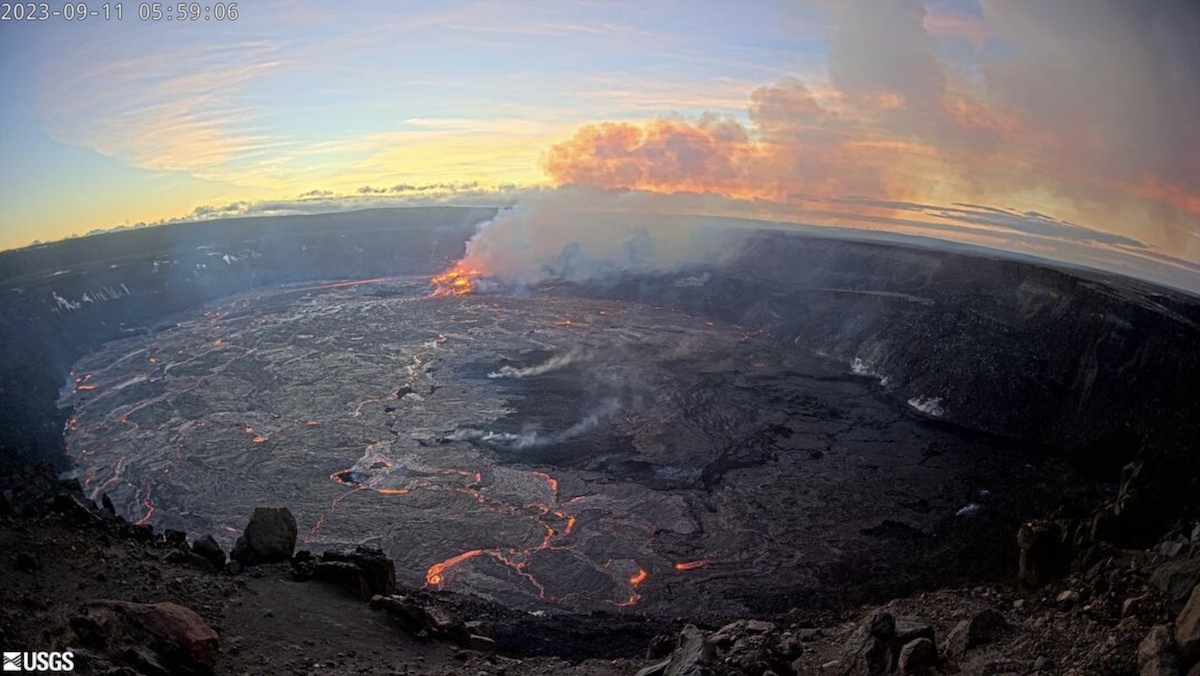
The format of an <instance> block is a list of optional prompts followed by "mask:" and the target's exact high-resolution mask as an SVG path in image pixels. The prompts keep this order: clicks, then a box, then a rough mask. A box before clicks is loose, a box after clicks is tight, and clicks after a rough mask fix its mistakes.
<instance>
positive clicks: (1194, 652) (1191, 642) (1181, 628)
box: [1175, 585, 1200, 661]
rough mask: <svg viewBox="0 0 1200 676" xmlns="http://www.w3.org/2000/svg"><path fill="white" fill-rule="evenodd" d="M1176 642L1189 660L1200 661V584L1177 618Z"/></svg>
mask: <svg viewBox="0 0 1200 676" xmlns="http://www.w3.org/2000/svg"><path fill="white" fill-rule="evenodd" d="M1175 642H1176V643H1178V644H1179V647H1180V648H1181V649H1182V650H1183V652H1184V654H1185V655H1187V657H1188V659H1189V660H1192V661H1200V585H1197V586H1196V588H1195V589H1193V590H1192V597H1191V598H1190V599H1188V602H1187V605H1185V606H1184V607H1183V611H1182V612H1180V613H1179V617H1178V618H1176V619H1175Z"/></svg>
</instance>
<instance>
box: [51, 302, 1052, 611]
mask: <svg viewBox="0 0 1200 676" xmlns="http://www.w3.org/2000/svg"><path fill="white" fill-rule="evenodd" d="M368 282H369V283H364V284H347V283H338V284H329V285H318V286H303V287H300V286H297V287H292V288H287V287H276V288H270V289H261V290H258V291H253V292H249V293H245V294H241V295H238V296H234V297H231V298H228V299H225V300H222V301H218V302H214V303H211V304H209V305H207V306H205V307H204V308H202V309H200V310H197V311H194V312H189V313H184V314H181V315H177V316H174V317H172V318H171V319H170V321H168V322H164V323H163V324H160V325H159V326H158V327H157V328H156V330H154V331H153V332H147V333H144V334H141V335H138V336H137V337H131V338H127V339H123V340H118V341H114V342H112V343H108V344H106V345H105V346H104V347H103V348H102V349H100V350H99V351H97V352H95V353H93V354H91V355H89V356H87V357H85V358H84V359H82V360H80V362H79V363H77V364H76V366H75V369H74V371H73V373H72V376H71V381H70V382H69V383H68V384H67V385H66V386H65V387H64V389H63V392H62V400H61V404H62V405H63V406H65V407H72V409H73V410H72V416H71V419H70V421H69V422H68V425H67V427H68V429H67V444H68V451H69V453H70V455H71V456H72V457H73V458H74V459H75V461H76V466H77V470H76V471H77V475H78V478H79V480H80V481H81V483H83V484H84V485H85V490H87V491H89V492H90V494H91V495H93V496H94V497H96V498H99V496H100V494H102V493H106V494H108V495H109V496H110V497H111V498H112V499H113V502H114V503H115V504H116V506H117V508H118V510H119V511H120V512H121V513H122V514H123V515H124V516H125V517H126V518H128V519H129V520H131V521H135V522H148V523H153V524H155V525H156V526H158V527H165V528H176V529H180V530H186V531H189V532H192V533H196V534H201V533H213V534H214V535H215V536H216V537H218V539H221V540H223V544H224V545H225V546H226V547H227V548H228V547H229V546H230V545H231V544H232V542H233V540H234V539H235V538H236V536H237V533H238V528H240V527H241V526H243V525H244V523H245V519H246V518H248V515H249V514H250V513H251V512H252V510H253V508H254V507H255V506H260V505H286V506H287V507H289V508H290V509H291V510H292V512H293V513H294V514H295V515H296V518H297V521H298V523H299V525H300V537H301V540H302V541H303V543H304V544H302V545H300V546H302V547H307V548H311V549H321V548H324V547H330V546H334V545H345V544H352V543H364V542H376V543H378V544H380V545H381V546H382V547H383V548H384V549H385V551H387V552H388V553H389V555H390V556H391V557H392V558H393V559H394V560H395V562H396V568H397V574H398V577H399V578H400V579H401V580H402V581H403V582H407V583H409V584H413V585H420V584H425V585H427V586H429V587H435V588H443V589H451V590H455V591H460V592H464V593H470V594H475V595H479V596H483V597H486V598H491V599H495V600H497V601H500V602H502V603H506V604H509V605H512V606H515V607H519V608H525V609H529V610H534V609H549V610H556V609H570V610H594V609H603V608H607V609H610V610H614V611H622V610H625V611H628V610H630V609H636V610H637V611H640V612H647V613H653V612H658V613H664V614H666V613H674V612H682V611H683V610H696V609H702V610H704V611H706V612H711V613H717V614H729V615H731V616H732V615H737V614H739V613H742V612H745V610H746V609H747V608H756V607H770V606H771V604H772V603H773V599H778V598H788V599H790V600H791V601H792V602H794V600H795V599H797V598H805V597H806V596H805V595H806V594H819V593H821V592H820V590H830V589H832V590H835V591H836V590H837V589H838V588H840V587H842V586H845V585H849V584H856V581H859V578H860V577H861V576H863V575H867V574H870V575H873V576H878V575H880V574H883V575H893V574H894V575H899V576H900V577H902V578H903V577H904V575H909V576H911V575H914V574H915V573H911V572H909V573H905V572H904V570H906V569H911V568H913V567H917V568H920V567H921V566H922V565H925V564H921V563H920V561H922V560H926V559H924V558H922V557H927V560H928V561H931V562H932V561H945V560H947V558H946V557H947V556H950V557H951V558H950V559H949V560H954V558H953V557H956V556H960V555H962V556H968V555H969V554H970V553H971V547H972V546H973V542H974V540H973V539H972V538H971V537H968V536H965V535H963V536H959V535H958V534H960V533H975V534H977V535H978V536H979V537H995V535H994V533H992V532H991V530H990V529H995V532H996V533H1000V532H1002V533H1006V534H1007V533H1009V532H1010V530H1011V522H1012V521H1014V520H1017V519H1019V518H1021V515H1022V514H1024V513H1025V512H1029V511H1034V510H1036V509H1037V508H1038V507H1039V505H1037V504H1036V503H1035V501H1032V500H1030V499H1028V495H1029V494H1031V493H1032V492H1041V493H1042V494H1044V495H1053V494H1054V491H1053V488H1052V486H1053V485H1056V483H1055V482H1061V483H1063V484H1065V483H1066V482H1067V479H1066V478H1065V476H1064V474H1065V473H1064V471H1063V470H1062V469H1061V467H1058V466H1055V465H1054V464H1053V463H1050V462H1048V461H1044V460H1040V459H1038V458H1035V457H1033V456H1032V455H1029V454H1027V453H1024V452H1023V451H1021V450H1020V449H1016V448H1012V447H1009V446H1006V445H1005V444H1004V443H1002V442H1000V441H997V440H994V439H988V438H983V437H980V436H979V435H970V434H967V433H964V432H962V431H959V430H955V429H954V428H952V427H951V426H949V425H945V424H941V423H936V422H932V421H929V420H927V419H925V418H922V417H920V416H917V415H914V414H913V413H912V412H911V411H908V410H906V409H905V407H904V406H903V404H902V403H897V402H895V401H893V400H891V399H890V398H889V397H888V396H887V395H886V392H885V391H884V390H883V388H882V387H881V386H880V385H879V384H878V383H877V382H876V381H874V380H872V379H869V378H864V377H861V376H856V375H853V374H852V373H850V372H849V369H848V368H847V366H846V365H845V364H839V363H836V362H832V361H829V360H826V359H822V358H820V357H817V356H814V355H813V354H812V353H811V352H809V351H807V350H805V349H804V348H803V347H802V346H795V345H791V344H783V343H776V342H775V341H773V340H772V339H771V336H769V335H763V334H761V333H760V332H757V331H755V330H754V329H753V327H740V326H736V325H731V324H726V323H722V322H715V321H712V320H711V319H710V318H706V317H697V316H693V315H688V314H685V313H682V312H676V311H673V310H671V309H670V308H655V307H650V306H646V305H638V304H630V303H625V302H618V301H607V300H581V299H575V298H561V297H548V296H542V295H538V294H534V295H528V296H521V297H512V296H502V295H479V294H470V295H441V296H438V297H430V296H429V287H428V284H427V281H426V280H424V279H383V280H368ZM971 503H975V504H978V505H980V509H978V510H975V511H970V510H968V512H963V513H964V514H966V513H969V516H963V515H962V514H960V511H961V510H962V509H963V507H964V505H967V504H971ZM968 522H969V523H968ZM999 537H1007V535H1002V536H999ZM897 551H899V552H902V553H904V554H906V557H907V558H905V559H904V560H894V559H896V558H897V557H896V556H895V553H896V552H897ZM864 561H866V562H869V564H868V565H866V566H865V567H864V563H863V562H864ZM929 565H933V564H929ZM889 566H890V567H889ZM933 572H934V573H936V572H937V571H936V570H934V571H933Z"/></svg>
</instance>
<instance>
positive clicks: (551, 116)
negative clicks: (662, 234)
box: [0, 0, 1200, 288]
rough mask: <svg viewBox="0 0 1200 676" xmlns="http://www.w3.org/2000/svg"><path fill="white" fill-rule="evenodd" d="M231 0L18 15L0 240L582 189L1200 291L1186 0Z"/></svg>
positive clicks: (1198, 182)
mask: <svg viewBox="0 0 1200 676" xmlns="http://www.w3.org/2000/svg"><path fill="white" fill-rule="evenodd" d="M238 8H239V18H238V20H237V21H233V22H228V21H227V22H216V21H212V20H210V21H204V20H200V21H198V22H194V23H180V22H167V21H162V22H159V23H149V22H143V21H140V20H138V17H137V3H125V8H124V9H125V17H124V20H123V21H121V22H119V23H118V22H115V21H109V22H104V21H103V20H100V19H97V18H91V19H88V20H87V21H82V22H73V23H72V22H67V21H64V20H62V19H58V20H51V21H46V22H11V21H10V22H0V249H7V248H14V247H20V246H26V245H28V244H30V243H31V242H32V241H34V240H41V241H49V240H55V239H60V238H63V237H67V236H70V235H72V234H82V233H86V232H88V231H91V230H93V229H98V228H109V227H113V226H118V225H135V224H138V223H146V222H157V221H163V220H170V219H176V218H211V217H218V216H224V215H234V216H236V215H245V214H259V213H268V214H269V213H295V212H306V211H323V210H334V209H343V208H353V207H357V206H377V205H381V204H395V205H398V206H399V205H405V204H423V203H431V202H437V203H470V204H480V203H510V202H512V201H513V200H518V199H520V198H521V196H522V195H525V194H529V193H530V192H545V191H546V190H550V189H553V188H554V187H556V186H561V185H565V184H572V185H577V186H585V187H589V188H602V189H610V190H624V189H632V190H639V191H647V192H650V193H656V194H675V195H676V197H674V198H670V199H671V200H674V203H676V204H677V205H678V210H680V211H685V212H712V213H721V214H734V215H749V216H757V217H766V218H771V219H774V220H781V221H788V222H796V223H805V224H816V225H838V226H846V227H856V228H865V229H872V230H883V231H895V232H900V233H905V234H916V235H925V236H933V237H938V238H943V239H951V240H955V241H962V242H967V243H972V244H981V245H984V246H989V247H994V248H1000V249H1005V250H1011V251H1017V252H1020V253H1027V254H1033V255H1041V256H1047V257H1051V258H1055V259H1058V260H1065V261H1070V262H1077V263H1085V264H1089V265H1096V266H1099V267H1105V268H1109V269H1115V270H1119V271H1122V272H1130V273H1133V274H1140V275H1142V276H1148V277H1151V278H1155V279H1159V280H1163V281H1168V282H1171V283H1175V284H1176V285H1179V286H1184V287H1189V288H1200V281H1197V280H1200V121H1198V120H1200V112H1198V111H1200V65H1198V64H1200V37H1198V36H1200V10H1197V9H1196V5H1195V3H1192V2H1187V1H1186V0H1180V1H1178V2H1168V1H1163V2H1154V1H1149V2H1128V1H1119V0H1057V1H1055V2H1045V1H1044V0H927V1H926V2H924V3H922V2H919V1H916V0H914V1H906V0H861V1H849V2H834V1H833V0H823V1H820V2H816V1H812V2H801V1H795V2H767V1H763V2H678V1H661V2H598V1H588V2H557V1H549V0H547V1H544V2H519V1H516V0H514V1H506V2H439V3H432V2H384V1H379V2H354V3H333V2H299V1H296V2H284V1H277V2H272V1H263V0H249V1H243V2H239V3H238ZM697 195H701V196H704V197H702V198H701V197H697ZM667 208H668V209H669V208H670V207H667Z"/></svg>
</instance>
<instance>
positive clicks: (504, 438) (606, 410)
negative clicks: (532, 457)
mask: <svg viewBox="0 0 1200 676" xmlns="http://www.w3.org/2000/svg"><path fill="white" fill-rule="evenodd" d="M620 408H621V402H620V401H618V400H617V399H606V400H605V401H603V402H601V403H600V405H598V406H596V407H595V408H594V409H592V410H591V412H589V413H588V414H587V415H585V416H584V417H583V418H581V419H580V420H579V421H578V422H576V423H575V424H574V425H571V426H570V427H568V428H567V429H565V430H562V431H559V432H552V433H548V434H544V433H542V432H538V431H528V432H522V433H520V434H515V433H512V432H492V431H489V430H478V429H474V428H470V427H464V428H460V429H457V430H455V431H454V432H453V433H452V434H450V435H449V436H447V437H446V439H448V440H450V441H470V442H475V443H479V444H485V445H495V446H504V447H506V448H513V449H524V448H540V447H542V446H550V445H553V444H559V443H562V442H564V441H568V440H570V439H574V438H575V437H578V436H580V435H581V434H584V433H586V432H589V431H591V430H592V429H594V428H595V427H596V426H597V425H599V424H600V423H601V422H603V421H604V420H605V419H606V418H608V417H609V416H611V415H612V414H614V413H616V412H617V411H618V410H620Z"/></svg>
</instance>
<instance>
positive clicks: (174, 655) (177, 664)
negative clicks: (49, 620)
mask: <svg viewBox="0 0 1200 676" xmlns="http://www.w3.org/2000/svg"><path fill="white" fill-rule="evenodd" d="M70 626H71V630H72V631H73V632H74V634H75V637H76V638H77V639H78V641H79V642H80V643H81V644H82V645H84V646H85V647H88V648H91V649H93V650H95V651H96V652H97V653H98V654H102V655H103V656H104V658H105V659H107V660H109V661H111V662H114V663H121V664H127V665H128V666H131V667H134V668H139V667H141V668H142V669H143V670H144V669H149V668H150V667H151V666H153V665H158V666H160V667H161V668H162V669H163V670H164V671H165V672H166V673H171V674H205V673H209V672H210V671H211V670H212V667H213V665H214V664H216V661H217V657H218V655H219V652H220V645H219V640H218V637H217V633H216V632H215V631H213V629H212V627H209V626H208V625H207V624H205V623H204V620H202V619H201V618H200V616H199V615H197V614H196V613H194V612H192V611H191V610H189V609H187V608H184V607H183V606H180V605H177V604H174V603H152V604H143V603H130V602H128V601H117V600H109V599H103V600H98V601H92V602H90V603H88V604H87V605H85V606H84V607H83V608H81V609H80V611H79V612H78V613H76V614H75V615H74V616H72V617H71V619H70Z"/></svg>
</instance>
